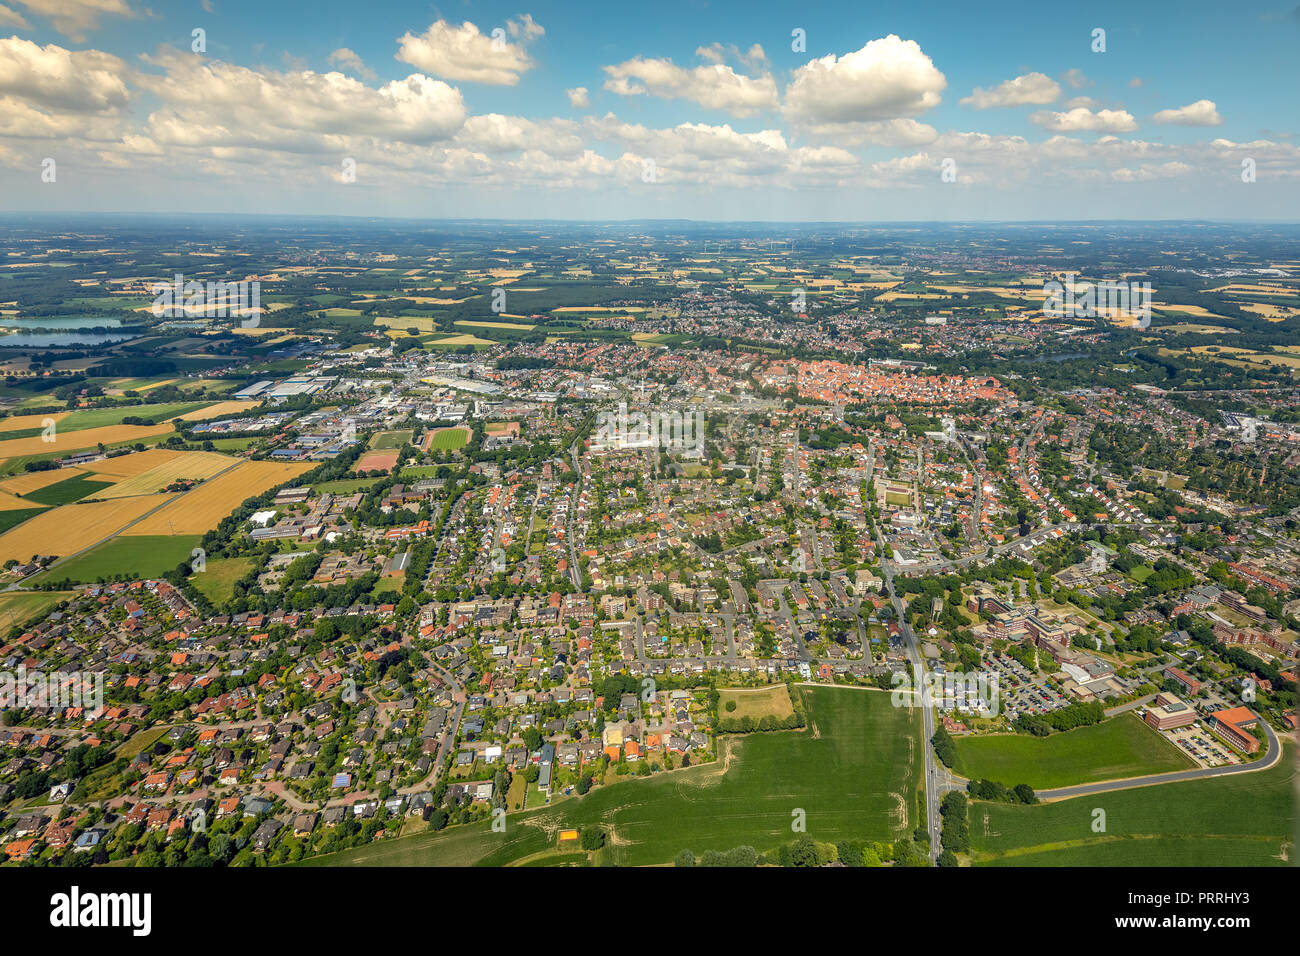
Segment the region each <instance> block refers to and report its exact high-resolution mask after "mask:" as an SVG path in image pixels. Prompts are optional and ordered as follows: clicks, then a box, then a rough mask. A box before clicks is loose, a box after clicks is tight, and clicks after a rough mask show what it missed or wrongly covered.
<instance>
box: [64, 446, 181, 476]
mask: <svg viewBox="0 0 1300 956" xmlns="http://www.w3.org/2000/svg"><path fill="white" fill-rule="evenodd" d="M183 454H185V452H183V451H177V450H176V449H174V448H149V449H147V450H145V451H137V452H132V453H131V454H129V455H118V456H117V457H115V458H105V459H102V460H101V461H92V462H90V464H88V465H81V466H80V467H81V468H82V469H83V470H84V471H89V472H93V473H95V474H97V475H104V476H106V477H109V478H130V477H131V476H132V475H140V474H144V473H145V472H146V471H148V470H149V469H151V468H157V467H158V466H159V465H164V464H166V463H167V462H169V461H174V460H175V459H177V458H179V457H180V456H181V455H183Z"/></svg>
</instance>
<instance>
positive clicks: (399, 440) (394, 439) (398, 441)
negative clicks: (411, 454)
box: [370, 428, 414, 448]
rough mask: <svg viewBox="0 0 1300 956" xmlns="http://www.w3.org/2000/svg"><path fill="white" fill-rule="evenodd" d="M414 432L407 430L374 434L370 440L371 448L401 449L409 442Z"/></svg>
mask: <svg viewBox="0 0 1300 956" xmlns="http://www.w3.org/2000/svg"><path fill="white" fill-rule="evenodd" d="M413 434H414V432H412V431H411V429H409V428H404V429H399V430H398V431H392V432H375V435H374V437H373V438H371V439H370V447H371V448H401V447H402V446H403V445H405V444H406V443H407V442H409V441H410V440H411V436H412V435H413Z"/></svg>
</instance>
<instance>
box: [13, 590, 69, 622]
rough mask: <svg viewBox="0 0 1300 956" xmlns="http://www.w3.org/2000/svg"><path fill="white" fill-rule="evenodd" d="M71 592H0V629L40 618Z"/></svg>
mask: <svg viewBox="0 0 1300 956" xmlns="http://www.w3.org/2000/svg"><path fill="white" fill-rule="evenodd" d="M71 596H72V592H71V591H4V592H0V628H5V629H6V630H7V629H8V628H10V627H13V626H14V625H15V624H18V625H21V624H25V623H26V622H28V621H30V620H32V619H33V618H37V617H42V616H43V615H44V614H45V613H46V612H47V611H49V610H50V608H52V607H54V606H55V605H56V604H58V603H59V602H60V601H62V600H64V599H66V598H69V597H71Z"/></svg>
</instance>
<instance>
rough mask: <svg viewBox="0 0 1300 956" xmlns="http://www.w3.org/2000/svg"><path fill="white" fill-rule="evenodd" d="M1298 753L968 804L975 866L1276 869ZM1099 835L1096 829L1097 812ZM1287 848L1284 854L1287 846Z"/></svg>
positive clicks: (1287, 830) (1291, 848) (1290, 813)
mask: <svg viewBox="0 0 1300 956" xmlns="http://www.w3.org/2000/svg"><path fill="white" fill-rule="evenodd" d="M1295 772H1296V771H1295V751H1294V745H1291V744H1288V745H1286V746H1285V749H1284V752H1283V754H1282V759H1281V760H1280V761H1278V763H1277V764H1276V765H1275V766H1273V767H1270V768H1269V769H1268V770H1261V771H1258V772H1255V773H1243V774H1235V775H1231V776H1227V777H1215V778H1210V779H1206V780H1189V781H1184V782H1181V783H1165V784H1161V785H1159V786H1156V787H1137V788H1134V789H1132V790H1119V791H1116V792H1114V793H1102V794H1093V795H1088V796H1082V797H1075V798H1073V799H1071V800H1061V801H1057V802H1055V803H1049V804H1039V805H1037V806H1024V805H1013V804H1009V803H984V802H982V801H977V802H975V803H972V804H971V809H970V833H971V845H972V847H973V857H972V859H973V862H974V863H975V864H976V865H981V864H983V865H994V866H997V865H1002V866H1152V865H1163V866H1281V865H1283V864H1284V863H1285V862H1286V860H1284V859H1283V856H1284V854H1285V857H1286V858H1287V859H1289V860H1291V861H1292V862H1293V861H1294V860H1295V844H1294V840H1295V836H1294V832H1293V829H1292V820H1293V819H1294V814H1295V802H1296V798H1295V793H1294V789H1293V786H1294V783H1295ZM1096 809H1102V810H1105V811H1106V831H1105V832H1104V833H1097V832H1094V831H1093V829H1092V822H1093V819H1094V810H1096ZM1284 848H1285V849H1284Z"/></svg>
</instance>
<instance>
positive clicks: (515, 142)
mask: <svg viewBox="0 0 1300 956" xmlns="http://www.w3.org/2000/svg"><path fill="white" fill-rule="evenodd" d="M579 129H580V127H579V125H578V123H576V122H574V121H573V120H563V119H552V120H531V119H525V118H524V117H522V116H503V115H501V114H500V113H485V114H483V115H481V116H471V117H470V118H469V119H467V120H466V121H465V125H464V127H462V128H461V131H460V132H459V133H458V134H457V135H456V145H457V146H462V147H464V148H465V149H469V150H473V151H476V152H481V153H513V152H522V151H526V150H541V151H545V152H547V153H550V154H552V155H556V156H576V155H578V154H580V153H582V151H583V150H584V149H585V148H586V144H585V143H584V142H583V141H582V137H581V136H579V135H578V131H579Z"/></svg>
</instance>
